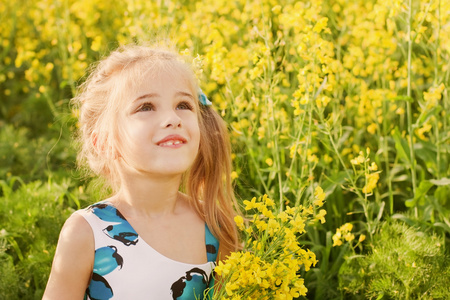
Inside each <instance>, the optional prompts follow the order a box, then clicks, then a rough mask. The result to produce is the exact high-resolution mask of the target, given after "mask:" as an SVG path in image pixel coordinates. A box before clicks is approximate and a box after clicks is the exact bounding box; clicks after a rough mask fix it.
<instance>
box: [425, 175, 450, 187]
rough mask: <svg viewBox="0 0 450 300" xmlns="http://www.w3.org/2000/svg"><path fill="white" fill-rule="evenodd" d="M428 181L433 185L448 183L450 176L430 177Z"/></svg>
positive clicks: (449, 182)
mask: <svg viewBox="0 0 450 300" xmlns="http://www.w3.org/2000/svg"><path fill="white" fill-rule="evenodd" d="M429 182H431V183H432V184H434V185H450V178H447V177H444V178H441V179H430V180H429Z"/></svg>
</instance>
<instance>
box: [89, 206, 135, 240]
mask: <svg viewBox="0 0 450 300" xmlns="http://www.w3.org/2000/svg"><path fill="white" fill-rule="evenodd" d="M90 209H91V210H92V212H93V213H94V214H95V215H96V216H97V217H98V218H99V219H100V220H103V221H105V222H110V223H115V224H113V225H108V226H107V227H106V228H105V229H104V230H103V232H104V233H105V234H106V235H108V236H109V237H110V238H112V239H115V240H117V241H120V242H122V243H123V244H124V245H126V246H130V245H136V243H137V242H138V241H139V236H138V234H137V232H136V231H135V230H134V229H133V227H132V226H131V225H130V223H128V221H127V220H126V219H125V217H124V216H123V215H122V214H121V213H120V212H119V211H118V210H117V209H116V208H115V207H114V206H112V205H109V204H107V203H98V204H95V205H92V206H91V207H90Z"/></svg>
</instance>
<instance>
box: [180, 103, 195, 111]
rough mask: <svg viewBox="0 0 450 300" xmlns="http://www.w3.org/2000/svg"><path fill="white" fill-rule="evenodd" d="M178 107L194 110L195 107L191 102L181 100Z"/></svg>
mask: <svg viewBox="0 0 450 300" xmlns="http://www.w3.org/2000/svg"><path fill="white" fill-rule="evenodd" d="M177 109H183V110H184V109H187V110H193V109H194V107H193V106H192V104H190V103H189V102H185V101H183V102H180V103H179V104H178V105H177Z"/></svg>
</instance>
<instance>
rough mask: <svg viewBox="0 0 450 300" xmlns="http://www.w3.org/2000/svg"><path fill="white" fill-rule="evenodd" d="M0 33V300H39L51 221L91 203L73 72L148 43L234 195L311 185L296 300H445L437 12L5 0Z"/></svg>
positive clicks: (282, 198) (306, 190) (447, 173)
mask: <svg viewBox="0 0 450 300" xmlns="http://www.w3.org/2000/svg"><path fill="white" fill-rule="evenodd" d="M0 20H1V22H0V99H1V101H0V203H1V205H0V270H1V274H2V276H0V299H40V297H41V296H42V293H43V290H44V288H45V284H46V280H47V278H48V273H49V270H50V265H51V260H52V257H53V254H54V249H55V245H56V242H57V238H58V232H59V230H60V228H61V226H62V224H63V222H64V220H65V219H66V218H67V217H68V216H69V215H70V214H71V213H72V212H73V211H75V210H76V209H79V208H81V207H84V206H86V205H87V204H89V203H93V202H95V201H97V200H99V199H101V197H102V195H104V194H103V192H102V190H101V189H99V188H98V184H96V180H95V179H94V178H85V176H83V175H82V174H80V173H79V172H78V171H77V169H76V162H75V160H76V147H75V146H74V145H73V143H72V137H73V135H74V133H75V130H76V127H77V121H76V116H77V112H76V111H74V110H72V108H71V107H70V105H69V101H70V99H71V98H72V97H73V96H74V94H75V91H76V87H77V86H78V84H79V83H81V82H82V81H83V79H84V78H85V75H86V71H87V69H88V67H89V66H90V65H91V64H92V63H93V62H95V61H97V60H98V59H99V58H101V57H103V56H104V55H107V54H108V53H109V52H110V51H111V50H113V49H115V48H116V47H117V46H119V45H122V44H128V43H132V42H137V43H144V42H148V41H155V40H158V39H160V38H161V37H163V38H168V39H170V40H172V41H173V42H174V43H175V44H176V45H177V47H178V48H179V49H180V51H181V52H182V53H187V54H190V55H192V56H193V57H194V58H195V59H194V60H193V64H194V65H195V66H196V67H197V68H198V69H199V70H202V72H199V75H198V76H199V79H200V84H201V86H202V89H203V90H204V91H205V93H206V94H207V95H208V97H209V98H210V99H211V100H212V101H213V103H214V106H215V108H216V109H217V110H218V111H219V112H220V113H221V114H222V116H223V118H224V119H225V120H226V121H227V123H228V124H229V128H230V132H231V137H232V143H233V159H234V167H235V169H234V171H233V174H232V176H233V178H234V179H235V185H236V193H237V195H238V197H239V199H241V200H244V199H250V198H252V197H253V196H259V195H263V194H268V195H269V196H270V198H272V199H274V200H276V202H277V205H278V209H283V208H284V207H285V206H287V205H290V206H293V205H308V203H307V201H306V199H309V198H310V195H311V194H312V193H313V192H314V189H315V187H317V186H321V187H322V188H323V189H324V191H325V193H326V202H325V206H324V208H325V209H326V211H327V214H326V215H325V219H326V223H324V224H322V223H321V222H316V223H312V224H309V226H308V231H307V234H306V235H305V236H306V237H304V238H303V240H302V243H303V244H304V245H305V247H308V248H310V249H311V250H313V251H314V252H315V253H316V254H317V258H318V260H319V263H318V264H317V266H316V268H314V269H313V271H311V272H308V273H307V274H304V276H305V281H306V285H307V287H308V289H309V292H308V296H307V298H308V299H359V298H361V299H369V298H370V299H395V298H398V299H448V297H449V294H448V291H445V289H444V290H443V289H442V284H444V283H445V282H449V279H450V273H449V267H448V261H449V259H448V258H449V250H448V249H449V248H448V247H449V238H450V221H449V215H450V214H449V212H450V198H449V196H448V195H449V194H450V166H449V160H450V155H449V153H450V143H449V139H450V131H449V121H450V118H449V115H448V111H449V108H450V101H449V84H450V80H449V77H450V3H449V2H448V1H442V0H420V1H408V0H390V1H386V0H369V1H363V0H351V1H343V0H337V1H328V0H320V1H289V0H286V1H275V0H259V1H243V0H234V1H223V0H215V1H210V0H204V1H183V0H179V1H168V0H165V1H163V0H161V1H141V0H127V1H101V0H90V1H86V0H61V1H55V0H35V1H30V0H17V1H2V2H1V3H0ZM319 213H320V212H316V214H319ZM320 217H321V216H320V215H318V219H320ZM397 241H400V243H397ZM388 262H393V264H390V263H388ZM438 262H439V263H438ZM440 262H442V263H440ZM444 262H446V263H447V264H445V263H444ZM394 266H396V267H394ZM411 268H413V269H411ZM398 272H400V273H401V274H398ZM433 274H439V275H440V277H439V278H436V276H435V275H433ZM419 278H420V279H419ZM441 279H442V280H441ZM416 280H419V281H420V284H419V283H418V284H417V285H415V284H413V283H412V282H414V281H416ZM441 282H442V284H441Z"/></svg>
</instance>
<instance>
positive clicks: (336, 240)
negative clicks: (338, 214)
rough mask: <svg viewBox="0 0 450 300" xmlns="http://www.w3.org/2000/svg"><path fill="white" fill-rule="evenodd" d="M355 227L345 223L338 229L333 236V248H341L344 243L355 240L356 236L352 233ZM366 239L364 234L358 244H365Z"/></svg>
mask: <svg viewBox="0 0 450 300" xmlns="http://www.w3.org/2000/svg"><path fill="white" fill-rule="evenodd" d="M352 230H353V225H352V224H350V223H345V224H344V225H342V226H341V227H339V228H338V229H336V233H335V234H334V235H333V237H332V239H333V247H336V246H341V245H342V244H343V241H345V242H351V241H353V240H354V239H355V235H354V234H353V233H352ZM365 239H366V236H365V235H364V234H361V235H360V236H359V239H358V243H361V242H363V241H364V240H365Z"/></svg>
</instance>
